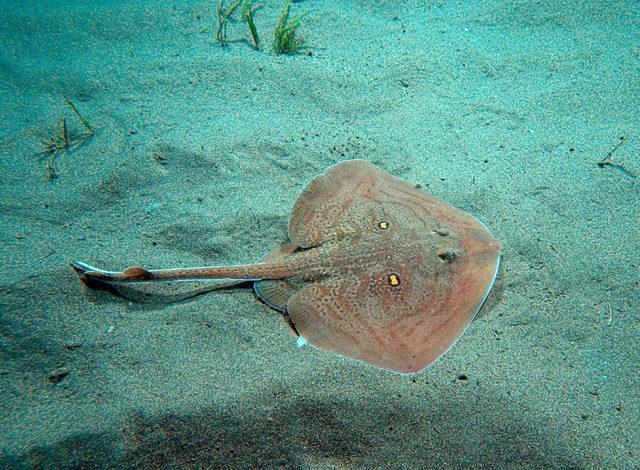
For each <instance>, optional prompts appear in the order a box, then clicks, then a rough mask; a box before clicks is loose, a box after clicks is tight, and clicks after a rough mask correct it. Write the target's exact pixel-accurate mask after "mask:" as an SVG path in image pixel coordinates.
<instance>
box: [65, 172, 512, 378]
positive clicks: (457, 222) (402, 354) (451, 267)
mask: <svg viewBox="0 0 640 470" xmlns="http://www.w3.org/2000/svg"><path fill="white" fill-rule="evenodd" d="M289 236H290V239H291V241H292V243H288V244H284V245H282V246H281V247H280V248H278V249H276V250H274V251H273V252H271V253H270V254H269V255H267V256H266V257H265V260H266V262H265V263H258V264H254V265H244V266H228V267H227V266H222V267H204V268H186V269H169V270H156V271H152V270H145V269H143V268H128V269H127V270H125V271H123V272H106V271H100V270H96V269H95V268H92V267H90V266H88V265H84V264H83V263H78V262H74V263H73V265H74V268H75V269H76V271H78V272H79V274H80V275H81V277H82V279H83V280H84V281H85V282H86V283H87V285H90V286H94V287H95V286H96V284H100V283H106V284H110V283H117V282H150V281H156V280H161V281H167V280H183V279H252V280H260V279H270V280H284V281H286V288H287V291H286V292H287V296H288V302H287V303H286V309H287V311H288V315H289V317H290V319H291V321H292V323H293V325H294V326H295V328H296V330H297V331H298V332H299V333H300V334H301V335H302V336H303V337H304V338H305V339H306V340H307V341H308V342H309V343H310V344H311V345H313V346H316V347H318V348H319V349H324V350H330V351H333V352H335V353H337V354H340V355H342V356H345V357H349V358H352V359H357V360H360V361H362V362H365V363H369V364H373V365H375V366H378V367H381V368H384V369H389V370H394V371H397V372H401V373H414V372H418V371H420V370H422V369H424V368H425V367H427V366H429V365H430V364H432V363H433V362H434V361H435V360H437V359H438V358H439V357H440V356H441V355H442V354H444V353H445V352H446V351H447V350H448V349H449V348H450V347H451V346H452V345H453V344H454V343H455V341H456V340H457V339H458V338H459V337H460V336H461V335H462V333H463V331H464V329H465V328H466V326H467V325H468V324H469V322H470V321H471V320H472V319H473V317H474V315H475V314H476V312H477V311H478V309H479V308H480V306H481V305H482V303H483V301H484V299H485V298H486V296H487V294H488V292H489V290H490V288H491V286H492V284H493V280H494V278H495V275H496V271H497V267H498V264H499V258H500V254H499V253H500V243H499V242H498V241H497V240H496V239H495V238H494V237H493V236H492V235H491V233H490V232H489V231H488V230H487V228H486V227H484V225H482V224H481V223H480V222H478V221H477V220H476V219H474V218H473V217H471V216H469V215H468V214H465V213H464V212H461V211H459V210H457V209H455V208H453V207H452V206H450V205H448V204H446V203H444V202H442V201H440V200H439V199H437V198H435V197H434V196H432V195H431V194H429V193H427V192H425V191H422V190H418V189H416V188H415V187H414V186H413V185H411V184H409V183H407V182H405V181H402V180H399V179H397V178H394V177H393V176H391V175H389V174H387V173H385V172H383V171H382V170H380V169H378V168H377V167H375V166H373V165H371V164H369V163H367V162H364V161H360V160H351V161H347V162H342V163H340V164H337V165H334V166H333V167H331V168H330V169H329V170H327V172H325V173H324V174H323V175H320V176H318V177H316V178H315V179H314V180H312V181H311V182H310V183H309V185H308V186H307V188H306V189H305V190H304V191H303V193H302V194H301V196H300V198H299V199H298V201H297V202H296V205H295V206H294V209H293V211H292V216H291V220H290V223H289ZM394 283H396V284H394ZM284 285H285V284H284V283H283V286H284ZM265 300H267V301H268V299H265Z"/></svg>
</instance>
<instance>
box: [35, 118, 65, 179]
mask: <svg viewBox="0 0 640 470" xmlns="http://www.w3.org/2000/svg"><path fill="white" fill-rule="evenodd" d="M42 146H43V148H42V150H41V151H40V155H41V156H42V157H43V158H46V161H45V163H44V168H45V170H46V171H47V177H48V178H49V179H50V180H52V179H55V178H57V177H58V174H57V173H56V157H57V156H58V153H59V152H62V151H63V150H66V149H68V148H69V137H68V136H67V120H66V119H65V118H64V117H61V118H60V130H59V131H58V133H56V134H53V135H50V136H49V137H47V138H46V139H45V140H44V141H43V143H42Z"/></svg>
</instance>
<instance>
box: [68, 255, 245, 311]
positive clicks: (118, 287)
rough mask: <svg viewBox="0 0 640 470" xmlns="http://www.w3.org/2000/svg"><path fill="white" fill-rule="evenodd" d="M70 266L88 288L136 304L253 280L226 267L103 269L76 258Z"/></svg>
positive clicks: (181, 297) (172, 299) (176, 298)
mask: <svg viewBox="0 0 640 470" xmlns="http://www.w3.org/2000/svg"><path fill="white" fill-rule="evenodd" d="M70 265H71V267H72V268H73V270H74V271H75V272H76V273H77V274H78V276H79V277H80V280H81V281H82V282H83V283H84V284H85V285H86V286H87V287H89V288H91V289H95V290H104V291H108V292H111V293H112V294H114V295H117V296H119V297H123V298H125V299H128V300H132V301H134V302H139V303H170V302H176V301H180V300H185V299H189V298H191V297H195V296H198V295H201V294H205V293H207V292H211V291H213V290H223V289H230V288H235V287H246V286H247V284H248V283H250V282H252V281H253V280H254V279H248V278H244V277H240V276H239V275H240V274H242V273H240V272H224V270H225V268H193V269H164V270H148V269H144V268H141V267H137V266H136V267H131V268H127V269H125V270H124V271H105V270H102V269H98V268H96V267H93V266H90V265H88V264H86V263H83V262H81V261H77V260H74V261H71V263H70ZM232 271H233V268H232ZM236 276H238V277H236Z"/></svg>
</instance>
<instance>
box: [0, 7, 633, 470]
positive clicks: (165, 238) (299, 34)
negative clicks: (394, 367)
mask: <svg viewBox="0 0 640 470" xmlns="http://www.w3.org/2000/svg"><path fill="white" fill-rule="evenodd" d="M231 5H232V3H231V2H230V1H225V2H224V4H223V6H222V9H221V14H222V15H226V12H227V10H228V8H229V7H230V6H231ZM258 6H259V7H258V8H257V9H255V10H252V14H253V21H254V23H255V28H256V32H257V34H258V38H259V43H260V45H261V49H256V47H255V45H256V42H255V40H254V37H253V36H252V34H251V30H250V28H249V25H248V21H247V19H246V16H245V18H244V19H243V17H242V8H241V7H240V6H239V7H238V9H237V10H236V11H233V12H230V13H229V18H228V22H227V24H226V29H225V30H224V31H226V36H225V37H224V41H223V42H226V45H221V44H220V42H221V37H220V34H216V33H217V29H218V25H219V22H218V21H219V14H218V11H217V8H218V2H205V1H187V0H177V1H174V2H169V3H168V2H161V1H134V2H121V1H117V0H111V1H106V0H104V1H97V2H90V3H87V2H74V1H62V2H46V1H39V2H38V1H31V2H18V1H7V0H2V1H0V23H1V27H0V37H1V41H2V48H1V49H0V84H1V87H0V90H1V94H0V100H2V113H1V114H0V130H1V133H0V137H1V139H2V147H1V148H2V153H1V159H0V188H1V192H0V197H1V199H0V204H1V207H2V211H1V219H0V220H1V221H2V226H1V227H0V229H1V230H0V233H1V234H2V242H3V243H2V249H1V250H0V256H1V259H2V266H3V268H4V269H3V272H2V278H1V279H0V288H1V290H2V294H3V295H2V303H1V304H0V320H1V325H2V330H1V335H0V344H1V347H0V351H1V356H0V357H1V361H2V362H1V366H0V372H1V377H0V379H1V380H0V384H1V386H0V405H1V407H0V410H1V413H2V415H1V417H2V420H1V423H2V425H1V427H0V430H1V433H0V443H1V445H2V455H1V456H0V462H1V466H2V467H3V468H130V467H141V468H220V467H228V468H236V467H237V468H275V467H284V468H314V469H315V468H620V469H625V468H635V467H638V466H639V458H638V451H637V449H638V448H639V444H640V440H639V433H638V430H637V419H638V398H637V397H638V396H639V392H640V384H639V383H638V377H637V371H636V369H637V365H638V362H639V359H640V358H639V356H638V351H639V350H640V348H639V341H638V334H639V333H638V312H639V307H640V305H639V304H640V302H639V300H638V299H639V298H640V296H639V295H638V285H639V282H640V277H639V276H640V274H639V269H638V259H639V254H640V243H639V242H638V240H640V230H639V225H640V214H639V200H640V198H639V195H640V191H639V189H640V188H639V185H638V175H639V174H640V164H639V161H638V155H639V153H640V152H639V150H640V146H639V144H638V138H639V134H638V129H639V128H640V122H639V121H640V120H639V118H638V116H640V113H639V109H640V106H639V105H640V102H639V101H640V100H639V98H638V96H640V93H638V91H639V85H640V83H639V77H640V74H639V71H640V47H639V46H638V44H640V41H639V40H638V39H639V37H640V35H639V25H640V23H639V21H640V20H639V18H640V15H639V13H640V8H639V7H638V3H637V2H625V1H620V2H600V1H581V2H573V3H571V4H567V2H560V1H551V0H549V1H541V2H524V1H522V2H520V1H513V2H498V1H495V2H491V1H486V2H449V1H440V2H429V1H424V2H423V1H420V2H418V1H409V2H401V3H399V2H391V1H375V2H374V1H365V0H354V1H341V2H329V1H320V0H318V1H316V0H306V1H299V2H294V3H292V4H291V7H290V8H291V9H290V12H289V17H288V21H289V23H288V24H289V26H291V24H292V23H293V24H294V25H295V23H296V22H297V21H298V20H299V26H298V29H297V30H296V33H295V35H294V36H293V37H294V38H302V39H304V42H301V43H300V42H296V41H295V40H294V41H292V42H291V43H290V44H292V45H294V46H296V47H298V50H297V51H296V53H295V54H280V53H276V52H275V51H273V50H272V45H273V44H274V42H276V41H275V33H274V31H275V30H276V28H277V25H278V23H279V18H282V7H283V2H281V1H270V0H265V1H264V2H262V3H260V4H259V5H258ZM305 12H306V13H305ZM302 13H304V14H303V16H298V15H300V14H302ZM285 29H286V27H285ZM285 32H286V31H285ZM350 159H363V160H366V161H368V162H371V163H373V164H375V165H377V166H378V167H380V168H381V169H383V170H384V171H386V172H388V173H389V174H392V175H394V176H395V177H398V178H401V179H402V180H405V181H408V182H409V183H410V184H412V185H414V186H419V187H420V190H421V191H426V192H428V193H431V194H433V195H434V196H436V197H438V198H440V199H442V200H444V201H446V202H447V203H448V204H451V205H452V206H454V207H456V208H458V209H460V210H462V211H465V212H466V213H469V214H471V215H473V216H474V217H476V218H477V219H478V220H481V221H482V222H483V223H484V224H485V225H486V226H487V227H489V228H490V230H491V232H492V233H493V234H494V235H495V237H496V238H497V239H498V240H499V241H500V243H501V250H502V251H501V254H502V266H503V270H502V272H501V274H500V276H499V278H498V280H497V282H496V285H495V286H494V289H493V291H492V295H491V296H490V297H489V299H488V301H487V305H486V306H485V307H484V308H483V309H482V310H481V311H480V312H479V314H478V316H477V317H476V319H475V320H474V321H473V322H471V324H470V326H469V328H468V329H467V330H466V331H465V333H464V335H463V336H462V338H461V339H460V340H459V341H458V342H457V343H456V344H455V346H454V347H453V348H452V349H451V350H449V351H448V352H447V353H446V354H445V355H444V356H443V357H442V358H440V359H439V360H438V361H436V362H435V363H434V364H432V365H431V366H430V367H428V368H427V369H426V370H424V371H422V372H420V373H418V374H412V375H400V374H397V373H394V372H389V371H385V370H381V369H379V368H376V367H373V366H370V365H367V364H363V363H362V362H357V361H353V360H350V359H348V358H344V357H341V356H338V355H335V354H331V353H330V352H327V351H321V350H319V349H316V348H313V347H311V346H310V345H304V344H302V342H297V340H296V335H295V332H294V331H292V325H291V322H289V321H282V320H283V315H282V313H280V312H277V311H275V310H274V309H271V308H269V306H267V305H266V304H265V303H263V302H261V301H260V300H259V299H258V298H257V297H256V296H255V295H254V294H253V292H252V290H251V285H250V283H249V284H243V285H240V286H236V287H239V288H233V289H222V290H217V291H216V292H208V293H205V294H203V295H198V296H195V297H191V296H189V295H188V294H189V293H192V292H193V289H201V288H202V287H203V284H202V283H198V284H195V285H194V284H191V283H188V284H187V283H185V284H180V285H173V284H172V285H162V286H160V287H159V289H160V290H157V289H156V288H150V289H151V290H150V291H148V290H145V289H147V288H146V287H141V289H142V291H141V292H137V293H136V295H137V297H134V300H135V301H132V300H131V299H130V298H122V297H118V296H114V295H112V294H111V293H109V292H104V291H94V290H91V289H88V288H87V287H85V286H83V285H82V284H81V283H80V282H79V280H78V277H77V276H76V274H75V273H74V272H73V270H72V269H71V268H70V267H69V262H70V261H71V260H74V259H77V260H81V261H83V262H86V263H89V264H91V265H95V266H97V267H99V268H103V269H109V270H122V269H124V268H126V267H129V266H143V267H144V268H145V269H160V268H171V267H184V266H207V265H217V266H220V265H235V264H251V263H256V262H259V261H260V260H262V259H263V257H264V256H265V254H267V253H269V252H270V251H271V250H273V248H274V247H276V246H278V245H279V244H281V243H283V242H285V241H286V240H287V236H288V232H287V231H288V222H289V217H290V214H291V211H292V209H293V206H294V203H295V202H296V200H297V198H298V197H299V194H300V192H301V191H302V190H303V188H304V187H305V186H306V185H307V184H308V182H309V181H310V180H311V179H312V178H314V177H315V176H316V175H318V174H320V173H322V172H323V171H325V170H326V169H327V168H329V167H330V166H331V165H334V164H336V163H338V162H341V161H343V160H350ZM330 198H331V195H327V200H330ZM392 213H393V214H394V215H396V214H395V213H394V212H392ZM377 222H378V223H380V222H387V223H388V220H380V221H377ZM378 228H381V227H380V226H378ZM392 228H393V227H392ZM384 230H386V229H384ZM445 258H447V259H449V260H451V259H456V258H455V257H453V258H452V257H451V256H450V255H447V256H445ZM441 261H444V259H443V258H441ZM455 262H456V261H454V263H455ZM389 274H394V275H398V272H396V271H393V272H390V273H389ZM399 279H400V281H399V282H400V283H401V285H404V284H403V283H404V281H405V277H404V275H402V273H400V276H399ZM388 281H389V282H390V283H391V282H397V281H398V279H396V280H392V278H391V277H389V278H388ZM458 291H459V293H456V292H458ZM456 292H454V294H453V298H458V296H464V295H467V291H466V290H465V289H462V288H459V289H457V291H456ZM149 293H151V294H152V295H151V297H149V296H148V295H147V294H149ZM129 297H131V296H129ZM148 300H151V301H148ZM272 300H274V299H272ZM274 303H275V304H277V303H278V302H277V301H275V300H274ZM275 306H276V307H277V306H278V305H275ZM447 312H448V310H447ZM447 312H444V313H445V314H446V313H447ZM285 320H286V317H285ZM294 323H295V322H294ZM293 326H294V327H295V324H294V325H293ZM294 329H295V328H294ZM435 334H436V333H434V335H435ZM399 341H402V339H400V340H399ZM312 344H313V343H312ZM300 346H301V347H300Z"/></svg>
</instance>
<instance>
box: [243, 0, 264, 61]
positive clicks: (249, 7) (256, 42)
mask: <svg viewBox="0 0 640 470" xmlns="http://www.w3.org/2000/svg"><path fill="white" fill-rule="evenodd" d="M257 8H258V7H257V6H254V5H253V0H244V3H243V4H242V19H243V20H244V21H245V22H246V23H247V26H248V27H249V32H250V33H251V39H252V40H253V44H252V45H253V47H254V48H255V49H257V50H260V38H259V37H258V28H256V24H255V22H254V21H253V13H254V12H255V11H256V9H257Z"/></svg>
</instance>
